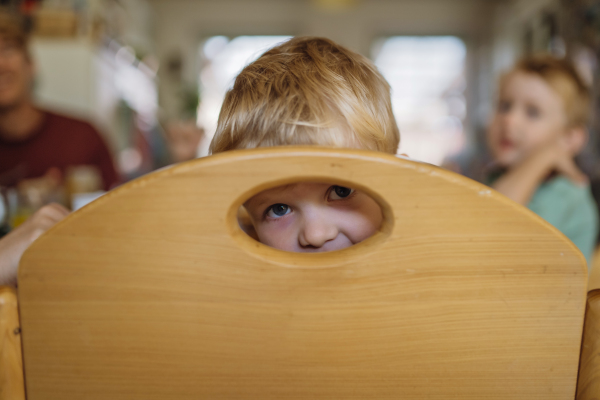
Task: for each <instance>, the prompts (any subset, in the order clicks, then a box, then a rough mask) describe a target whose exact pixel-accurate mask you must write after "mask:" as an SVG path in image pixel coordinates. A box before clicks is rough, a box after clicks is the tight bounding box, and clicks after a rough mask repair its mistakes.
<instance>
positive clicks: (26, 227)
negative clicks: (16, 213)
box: [0, 204, 69, 285]
mask: <svg viewBox="0 0 600 400" xmlns="http://www.w3.org/2000/svg"><path fill="white" fill-rule="evenodd" d="M68 214H69V211H68V210H67V209H66V208H64V207H63V206H61V205H59V204H48V205H46V206H44V207H42V208H40V209H39V210H37V211H36V212H35V213H34V214H33V215H32V216H31V217H29V219H27V221H25V222H23V224H22V225H20V226H19V227H18V228H16V229H15V230H13V231H12V232H10V233H9V234H8V235H6V236H4V237H3V238H2V239H0V285H7V284H8V285H14V284H16V282H17V270H18V267H19V261H20V260H21V256H22V255H23V253H24V252H25V250H26V249H27V248H28V247H29V245H30V244H31V243H33V242H34V241H35V240H36V239H37V238H38V237H40V236H41V235H42V233H44V232H46V231H47V230H48V229H50V228H51V227H52V226H54V225H55V224H56V223H57V222H59V221H60V220H62V219H63V218H65V217H66V216H67V215H68Z"/></svg>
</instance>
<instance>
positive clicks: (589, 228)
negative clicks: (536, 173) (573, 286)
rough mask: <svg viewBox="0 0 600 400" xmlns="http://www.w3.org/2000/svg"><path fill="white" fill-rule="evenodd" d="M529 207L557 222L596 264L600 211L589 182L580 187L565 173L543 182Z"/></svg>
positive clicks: (547, 219)
mask: <svg viewBox="0 0 600 400" xmlns="http://www.w3.org/2000/svg"><path fill="white" fill-rule="evenodd" d="M527 207H528V208H529V209H530V210H531V211H533V212H534V213H536V214H537V215H539V216H540V217H542V218H544V219H545V220H546V221H548V222H549V223H551V224H552V225H554V226H555V227H556V228H557V229H558V230H559V231H561V232H562V233H564V235H565V236H566V237H568V238H569V239H571V241H572V242H573V243H575V245H576V246H577V247H578V248H579V250H581V252H582V253H583V255H584V256H585V258H586V260H587V262H588V269H589V268H590V267H591V265H592V255H593V254H594V247H595V244H596V236H597V235H598V210H597V207H596V204H595V203H594V198H593V197H592V193H591V191H590V187H589V185H586V186H580V185H577V184H575V183H573V182H572V181H571V180H569V179H567V178H565V177H564V176H560V175H559V176H556V177H554V178H551V179H549V180H547V181H545V182H544V183H542V184H541V185H540V186H539V187H538V188H537V190H536V191H535V193H534V195H533V197H532V198H531V201H530V202H529V204H527Z"/></svg>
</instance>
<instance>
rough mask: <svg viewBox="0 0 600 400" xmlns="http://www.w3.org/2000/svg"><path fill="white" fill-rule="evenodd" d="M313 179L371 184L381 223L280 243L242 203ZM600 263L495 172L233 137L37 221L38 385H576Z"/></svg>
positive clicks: (552, 394) (346, 392)
mask: <svg viewBox="0 0 600 400" xmlns="http://www.w3.org/2000/svg"><path fill="white" fill-rule="evenodd" d="M300 180H306V181H319V182H331V183H337V184H342V185H347V186H351V187H355V188H358V189H360V190H365V191H366V192H367V193H369V194H370V195H371V196H372V197H373V198H374V199H376V200H377V201H378V202H379V203H380V204H381V206H382V208H383V213H384V217H385V218H384V219H385V222H384V224H383V226H382V228H381V231H380V232H378V233H377V234H376V235H375V236H373V237H371V238H369V239H367V240H366V241H364V242H362V243H359V244H357V245H355V246H352V247H350V248H347V249H344V250H341V251H337V252H329V253H320V254H305V253H288V252H283V251H279V250H276V249H273V248H270V247H267V246H265V245H263V244H260V243H258V242H256V241H254V240H253V239H251V238H250V237H248V236H247V235H246V234H245V233H243V232H242V230H241V229H240V228H239V225H238V223H237V220H236V215H237V210H238V209H239V207H240V205H241V204H242V203H243V202H244V201H245V200H246V199H248V198H249V197H250V196H252V195H253V194H256V193H258V192H260V191H262V190H264V189H266V188H269V187H274V186H279V185H282V184H287V183H291V182H296V181H300ZM586 285H587V268H586V265H585V259H584V258H583V256H582V255H581V253H580V252H579V251H578V250H577V249H576V248H575V246H574V245H573V244H572V243H571V242H570V241H568V240H567V239H566V238H565V237H564V236H563V235H562V234H560V233H559V232H558V231H557V230H556V229H555V228H553V227H552V226H550V225H549V224H548V223H546V222H545V221H543V220H542V219H541V218H539V217H537V216H536V215H534V214H533V213H531V212H530V211H528V210H526V209H525V208H523V207H521V206H518V205H516V204H515V203H513V202H511V201H510V200H508V199H507V198H505V197H503V196H502V195H499V194H498V193H496V192H494V191H493V190H491V189H489V188H488V187H486V186H484V185H482V184H479V183H476V182H474V181H471V180H469V179H467V178H464V177H461V176H459V175H456V174H454V173H451V172H448V171H445V170H442V169H440V168H437V167H434V166H431V165H427V164H422V163H417V162H412V161H407V160H402V159H398V158H395V157H392V156H389V155H385V154H380V153H372V152H365V151H358V150H331V149H322V148H294V147H288V148H271V149H257V150H246V151H239V152H230V153H225V154H220V155H217V156H211V157H207V158H204V159H199V160H195V161H192V162H189V163H186V164H182V165H179V166H175V167H173V168H169V169H165V170H162V171H159V172H156V173H154V174H151V175H149V176H146V177H143V178H141V179H138V180H136V181H134V182H131V183H129V184H127V185H125V186H124V187H121V188H119V189H117V190H115V191H113V192H110V193H109V194H107V195H106V196H104V197H102V198H100V199H99V200H97V201H95V202H93V203H92V204H90V205H88V206H87V207H84V208H83V209H81V210H80V211H78V212H76V213H74V214H73V215H72V216H70V217H69V218H67V219H66V220H64V221H63V222H61V223H60V224H58V225H57V226H56V227H54V228H53V229H51V230H50V231H49V232H48V233H47V234H45V235H44V236H42V237H41V238H40V239H38V240H37V241H36V242H35V243H34V244H33V246H31V248H30V249H29V250H28V251H27V252H26V253H25V255H24V256H23V259H22V263H21V266H20V271H19V302H20V313H21V314H20V315H21V329H22V340H23V351H24V365H25V377H26V388H27V397H28V399H29V400H38V399H83V398H85V399H114V400H117V399H130V400H131V399H165V398H168V399H199V398H205V399H251V398H252V399H255V398H261V399H291V398H295V399H300V398H311V399H332V398H340V399H341V398H344V399H365V398H373V399H399V398H405V399H446V400H448V399H467V398H473V399H483V398H485V399H502V400H508V399H527V400H531V399H544V400H552V399H557V400H558V399H561V400H562V399H568V398H573V397H574V395H575V389H576V380H577V371H578V361H579V351H580V342H581V335H582V324H583V314H584V307H585V301H586Z"/></svg>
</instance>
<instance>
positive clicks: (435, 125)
mask: <svg viewBox="0 0 600 400" xmlns="http://www.w3.org/2000/svg"><path fill="white" fill-rule="evenodd" d="M373 59H374V60H375V64H376V65H377V67H378V68H379V70H380V71H381V73H382V74H383V76H384V77H385V78H386V79H387V80H388V82H389V83H390V85H391V87H392V105H393V109H394V114H395V116H396V120H397V122H398V126H399V127H400V137H401V139H400V152H401V153H406V154H408V156H410V157H411V158H415V159H417V160H421V161H425V162H428V163H432V164H437V165H440V164H441V163H442V162H443V161H444V159H446V158H447V157H449V156H452V155H455V154H457V153H458V152H460V151H461V150H462V149H463V146H464V144H465V131H464V122H465V117H466V101H465V86H466V79H465V62H466V46H465V44H464V42H463V41H462V40H460V39H459V38H457V37H453V36H422V37H417V36H394V37H388V38H384V39H381V40H378V41H377V42H376V43H375V45H374V46H373Z"/></svg>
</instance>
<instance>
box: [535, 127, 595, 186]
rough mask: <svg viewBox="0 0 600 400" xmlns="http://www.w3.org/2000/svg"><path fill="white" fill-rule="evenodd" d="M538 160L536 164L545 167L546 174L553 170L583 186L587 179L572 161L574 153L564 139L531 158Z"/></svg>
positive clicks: (554, 142)
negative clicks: (541, 164)
mask: <svg viewBox="0 0 600 400" xmlns="http://www.w3.org/2000/svg"><path fill="white" fill-rule="evenodd" d="M536 157H537V158H540V160H539V161H538V162H540V163H544V164H545V165H546V169H547V173H550V172H552V170H555V171H556V172H558V173H559V174H562V175H564V176H566V177H567V178H568V179H570V180H571V181H573V182H575V183H577V184H580V185H585V184H587V183H588V179H587V177H586V176H585V174H584V173H583V172H581V170H580V169H579V167H578V166H577V164H576V163H575V161H574V159H573V158H574V157H575V151H574V150H573V149H571V148H570V147H569V143H568V142H567V141H566V140H565V139H564V138H562V137H561V138H559V139H558V140H556V141H553V142H551V143H549V144H548V145H546V146H544V147H542V148H540V150H538V152H536V153H534V154H533V155H532V158H536Z"/></svg>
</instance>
